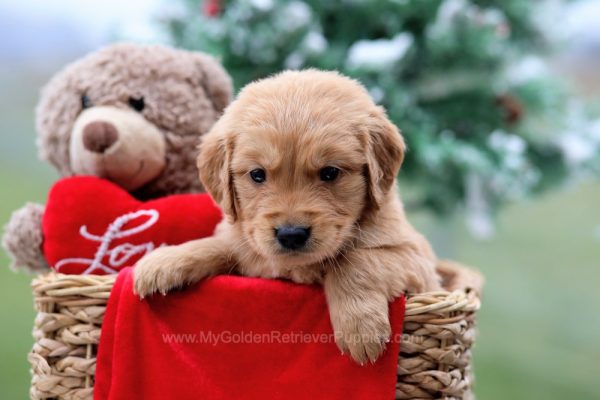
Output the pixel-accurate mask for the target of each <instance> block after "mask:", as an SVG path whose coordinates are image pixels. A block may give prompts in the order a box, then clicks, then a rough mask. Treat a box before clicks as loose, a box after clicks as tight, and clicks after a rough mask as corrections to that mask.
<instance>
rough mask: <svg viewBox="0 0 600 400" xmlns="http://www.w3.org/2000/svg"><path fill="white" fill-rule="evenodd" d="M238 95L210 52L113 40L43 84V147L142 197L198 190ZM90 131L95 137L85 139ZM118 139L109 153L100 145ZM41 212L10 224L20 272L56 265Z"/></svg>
mask: <svg viewBox="0 0 600 400" xmlns="http://www.w3.org/2000/svg"><path fill="white" fill-rule="evenodd" d="M231 92H232V87H231V79H230V77H229V75H228V74H227V73H226V72H225V71H224V70H223V68H222V67H221V66H220V65H219V64H218V62H217V61H215V60H214V59H213V58H212V57H210V56H207V55H205V54H201V53H193V52H187V51H183V50H175V49H172V48H168V47H163V46H141V45H134V44H125V43H123V44H115V45H111V46H108V47H105V48H103V49H100V50H98V51H96V52H94V53H91V54H89V55H88V56H86V57H84V58H82V59H80V60H77V61H75V62H73V63H72V64H70V65H68V66H67V67H65V68H64V69H63V70H62V71H60V72H58V73H57V74H56V75H55V76H54V77H53V78H52V79H51V80H50V82H49V83H48V84H47V85H46V87H45V88H44V89H43V91H42V95H41V98H40V101H39V104H38V107H37V113H36V121H37V131H38V147H39V152H40V155H41V157H42V158H43V159H45V160H47V161H49V162H50V163H51V164H52V165H53V166H54V167H56V168H57V169H58V171H59V173H60V174H61V175H62V176H70V175H80V174H86V175H97V176H100V177H103V178H106V179H109V180H112V181H113V182H115V183H117V184H118V185H120V186H122V187H123V188H124V189H126V190H128V191H131V192H132V194H133V195H135V196H136V197H137V198H139V199H148V198H154V197H159V196H164V195H168V194H174V193H185V192H194V191H200V190H202V186H201V184H200V182H199V181H198V179H197V170H196V157H197V153H198V152H197V144H198V141H199V138H200V136H202V135H203V134H204V133H206V132H208V130H209V129H210V128H211V127H212V125H213V124H214V122H215V121H216V120H217V119H218V118H219V116H220V115H221V114H222V112H223V109H224V108H225V107H226V106H227V104H229V101H230V97H231ZM84 95H85V96H86V97H87V98H86V103H88V104H86V105H88V106H89V107H87V108H85V109H84V107H83V104H82V103H83V102H82V96H84ZM142 97H143V99H144V108H143V110H141V111H140V110H136V109H135V108H134V107H132V105H131V104H130V101H131V100H130V99H131V98H133V99H138V100H139V99H140V98H142ZM90 130H95V131H96V132H95V134H96V136H95V137H94V136H93V135H92V136H89V135H88V136H86V132H88V131H90ZM107 132H108V133H107ZM88 133H94V132H88ZM115 140H116V141H115ZM113 141H114V143H113ZM111 143H112V145H111V146H110V148H108V149H107V150H106V151H105V152H103V153H99V152H98V151H92V150H97V149H98V148H102V147H103V146H104V147H106V146H107V145H108V144H111ZM43 209H44V207H43V206H42V205H35V206H27V207H24V208H22V209H20V210H18V211H16V212H15V213H14V214H13V216H12V217H11V220H10V222H9V223H8V225H7V226H6V231H5V234H4V237H3V244H4V246H5V247H6V249H7V250H8V252H9V254H10V255H11V257H12V258H13V264H12V266H13V268H17V267H20V268H23V269H26V270H44V269H46V268H48V265H47V264H46V262H45V261H44V257H43V255H42V254H41V248H40V243H41V240H42V233H41V221H42V216H43Z"/></svg>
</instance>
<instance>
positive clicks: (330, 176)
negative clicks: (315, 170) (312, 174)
mask: <svg viewBox="0 0 600 400" xmlns="http://www.w3.org/2000/svg"><path fill="white" fill-rule="evenodd" d="M339 174H340V169H339V168H336V167H324V168H321V170H320V171H319V178H321V180H322V181H323V182H331V181H334V180H335V179H336V178H337V177H338V175H339Z"/></svg>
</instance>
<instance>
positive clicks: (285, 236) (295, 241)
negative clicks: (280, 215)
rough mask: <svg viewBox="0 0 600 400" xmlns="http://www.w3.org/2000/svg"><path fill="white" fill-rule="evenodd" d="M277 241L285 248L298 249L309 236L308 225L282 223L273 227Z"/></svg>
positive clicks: (304, 243)
mask: <svg viewBox="0 0 600 400" xmlns="http://www.w3.org/2000/svg"><path fill="white" fill-rule="evenodd" d="M275 237H276V238H277V241H278V242H279V244H280V245H281V247H283V248H284V249H287V250H300V249H301V248H303V247H304V246H305V245H306V242H308V239H309V238H310V227H305V226H294V225H283V226H280V227H278V228H275Z"/></svg>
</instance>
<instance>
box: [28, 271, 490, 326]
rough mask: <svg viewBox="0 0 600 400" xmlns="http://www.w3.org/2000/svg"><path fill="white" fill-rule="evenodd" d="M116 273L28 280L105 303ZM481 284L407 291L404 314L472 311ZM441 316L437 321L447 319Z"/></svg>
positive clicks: (64, 295) (49, 292) (46, 295)
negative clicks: (445, 288)
mask: <svg viewBox="0 0 600 400" xmlns="http://www.w3.org/2000/svg"><path fill="white" fill-rule="evenodd" d="M453 268H458V269H459V270H458V272H457V273H460V274H462V275H463V278H464V277H466V278H467V280H468V278H472V277H473V276H476V275H478V273H477V272H476V271H474V270H472V269H469V268H466V267H462V266H458V267H457V266H456V265H453ZM116 279H117V275H67V274H61V273H58V272H54V271H51V272H48V273H45V274H43V275H39V276H37V277H35V278H34V279H33V280H32V282H31V287H32V289H33V294H34V297H35V301H36V302H39V303H46V302H56V301H59V302H62V303H65V302H69V301H71V302H74V303H77V304H81V305H94V304H98V305H101V304H105V303H106V301H107V300H108V298H109V296H110V291H111V289H112V286H113V284H114V283H115V280H116ZM480 290H481V289H480V288H475V287H470V286H466V285H465V286H464V287H463V288H460V289H456V290H453V291H445V290H440V291H435V292H426V293H418V294H410V293H408V294H406V311H405V315H406V317H414V316H417V315H423V314H435V315H442V314H448V313H451V312H455V311H462V312H475V311H477V310H478V309H479V308H480V306H481V302H480V296H479V292H480ZM447 322H448V320H447V319H444V320H443V321H441V322H440V323H447Z"/></svg>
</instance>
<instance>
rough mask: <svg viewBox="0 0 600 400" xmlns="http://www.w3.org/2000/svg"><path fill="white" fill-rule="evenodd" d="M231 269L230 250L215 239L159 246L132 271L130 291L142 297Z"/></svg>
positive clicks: (221, 241) (226, 245)
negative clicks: (132, 286)
mask: <svg viewBox="0 0 600 400" xmlns="http://www.w3.org/2000/svg"><path fill="white" fill-rule="evenodd" d="M231 267H232V263H231V249H230V247H229V245H228V244H227V242H226V241H224V240H222V239H220V238H218V237H210V238H205V239H199V240H194V241H191V242H187V243H184V244H181V245H178V246H167V247H160V248H158V249H156V250H154V251H152V252H151V253H150V254H148V255H146V256H145V257H143V258H142V259H141V260H140V261H138V263H137V264H136V266H135V269H134V272H133V274H134V291H135V292H136V293H137V294H138V295H139V296H140V297H145V296H148V295H151V294H152V293H156V292H160V293H162V294H166V293H167V292H168V291H170V290H172V289H175V288H179V287H182V286H184V285H189V284H191V283H194V282H198V281H199V280H201V279H203V278H206V277H209V276H213V275H218V274H220V273H224V272H227V270H228V269H229V268H231Z"/></svg>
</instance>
